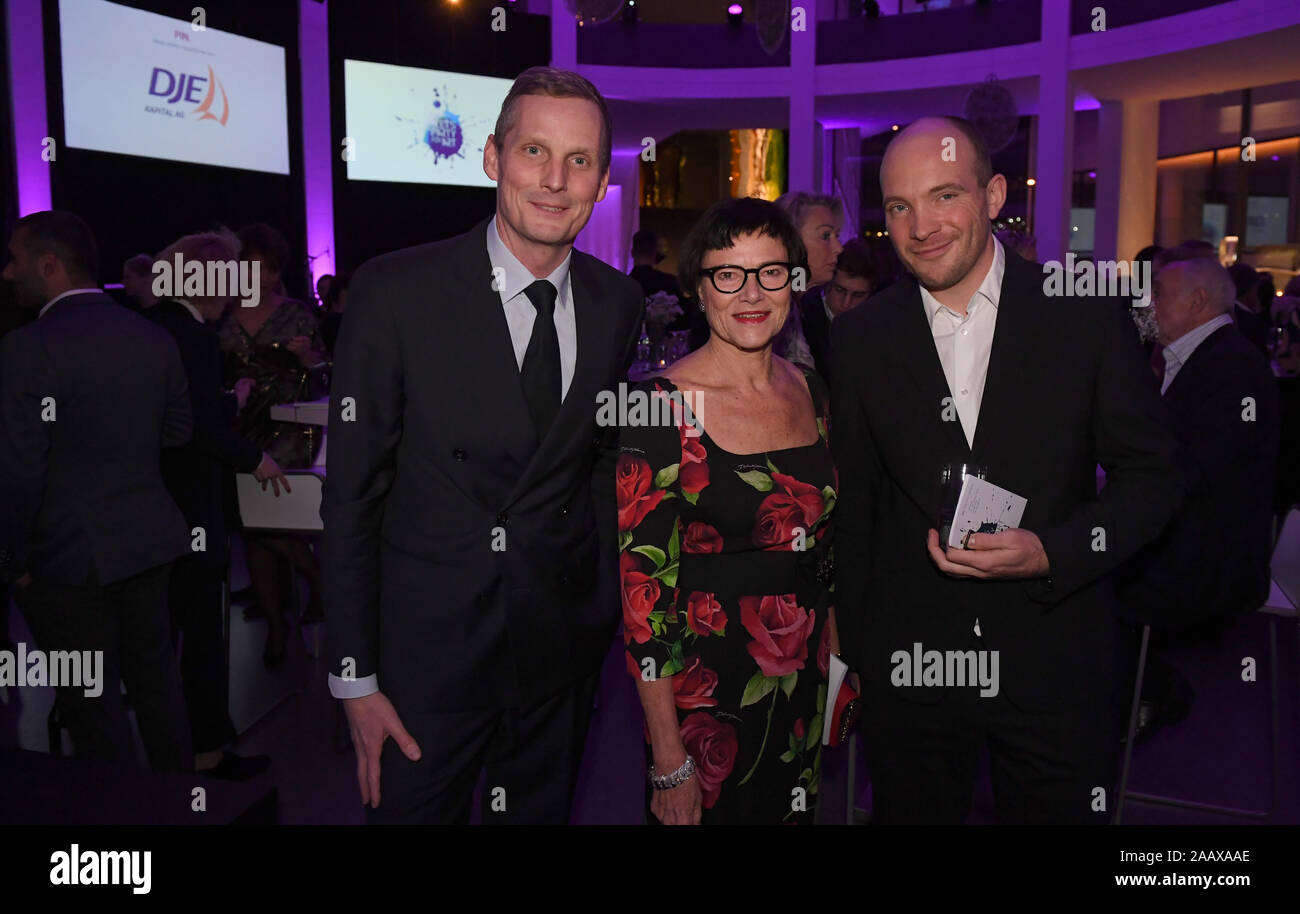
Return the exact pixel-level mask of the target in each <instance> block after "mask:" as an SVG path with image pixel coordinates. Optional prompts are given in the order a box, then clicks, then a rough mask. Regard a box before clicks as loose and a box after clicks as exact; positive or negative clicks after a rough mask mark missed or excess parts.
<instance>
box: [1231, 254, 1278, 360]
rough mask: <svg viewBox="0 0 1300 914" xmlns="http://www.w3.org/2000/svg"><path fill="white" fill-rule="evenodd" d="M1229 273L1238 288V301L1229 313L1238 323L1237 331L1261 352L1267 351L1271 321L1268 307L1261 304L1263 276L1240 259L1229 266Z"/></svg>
mask: <svg viewBox="0 0 1300 914" xmlns="http://www.w3.org/2000/svg"><path fill="white" fill-rule="evenodd" d="M1228 275H1230V276H1231V277H1232V282H1233V285H1234V286H1235V288H1236V301H1235V302H1234V303H1233V306H1232V309H1231V310H1230V311H1229V312H1228V314H1229V316H1230V317H1231V318H1232V319H1233V321H1234V322H1235V323H1236V325H1237V332H1239V333H1240V334H1241V335H1242V336H1243V337H1245V339H1246V341H1247V342H1249V343H1250V344H1251V345H1252V346H1254V347H1255V348H1256V349H1258V350H1259V351H1260V352H1266V351H1267V346H1268V341H1267V338H1268V327H1269V323H1268V308H1267V307H1265V308H1263V309H1261V308H1260V305H1259V285H1260V279H1261V278H1262V277H1261V276H1260V274H1259V273H1257V272H1256V271H1255V268H1254V267H1252V266H1251V265H1250V264H1248V263H1241V262H1240V261H1238V262H1237V263H1234V264H1233V265H1232V266H1230V267H1228ZM1270 304H1271V303H1270Z"/></svg>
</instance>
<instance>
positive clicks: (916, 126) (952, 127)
mask: <svg viewBox="0 0 1300 914" xmlns="http://www.w3.org/2000/svg"><path fill="white" fill-rule="evenodd" d="M918 134H919V135H922V136H924V137H926V138H927V139H929V138H931V137H934V136H936V135H937V136H938V137H940V143H941V144H942V141H943V139H944V138H946V137H949V136H950V137H952V138H953V140H954V141H955V142H954V146H955V149H954V156H955V159H956V160H957V161H968V162H970V163H971V164H972V165H973V166H974V175H975V184H976V186H978V187H987V186H988V183H989V180H990V179H991V178H992V177H993V159H992V158H990V157H989V147H988V144H986V143H985V142H984V138H983V137H982V136H980V133H979V131H978V130H976V129H975V125H974V124H972V123H971V122H970V121H968V120H966V118H964V117H957V116H955V115H941V116H936V117H923V118H921V119H920V120H917V121H913V122H912V123H910V124H908V125H907V126H906V127H904V128H903V129H902V130H900V131H899V132H898V133H896V134H895V135H894V137H893V139H891V140H890V141H889V145H888V146H886V147H885V158H886V159H887V158H888V157H889V153H890V150H891V149H893V147H894V146H895V144H897V143H899V141H900V140H902V139H903V138H904V137H915V136H916V135H918ZM900 151H901V150H900ZM880 174H881V181H882V182H883V181H884V174H885V163H884V160H881V163H880Z"/></svg>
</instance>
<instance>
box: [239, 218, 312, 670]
mask: <svg viewBox="0 0 1300 914" xmlns="http://www.w3.org/2000/svg"><path fill="white" fill-rule="evenodd" d="M238 236H239V241H240V243H241V244H242V245H243V249H242V250H241V252H240V257H241V259H243V260H246V261H257V262H258V270H259V279H260V286H261V288H260V296H261V297H260V299H259V301H258V303H257V306H256V307H253V308H247V307H244V306H242V305H241V304H240V303H239V302H237V301H236V302H232V303H231V305H230V306H229V307H228V308H227V309H226V312H225V314H224V315H223V316H222V319H221V326H220V329H219V334H220V337H221V350H222V353H223V355H224V358H225V372H224V373H225V377H226V380H227V383H237V382H238V380H239V379H242V378H248V379H251V381H252V392H251V393H250V394H249V398H248V402H247V404H246V405H245V407H244V410H243V412H242V413H240V416H239V427H238V430H239V433H240V434H241V435H243V436H244V437H245V438H247V439H248V440H249V441H251V442H253V443H254V444H255V445H257V446H258V447H259V448H261V449H262V450H263V451H265V452H267V453H268V454H270V455H271V457H272V458H273V459H274V460H275V462H276V463H277V464H278V465H279V466H281V467H283V468H284V469H305V468H307V467H310V466H311V465H312V461H313V459H314V458H315V456H316V455H315V450H316V448H317V447H318V446H319V440H318V439H319V437H320V436H319V434H312V433H313V431H314V429H313V427H311V426H307V425H300V424H297V423H293V422H278V421H276V420H274V419H272V418H271V407H272V406H275V405H277V404H280V403H295V402H298V401H301V400H307V399H309V397H310V394H309V383H308V382H309V377H310V375H309V372H310V371H311V370H312V369H317V370H320V369H323V368H326V367H328V361H327V356H326V354H325V343H324V340H323V339H322V338H321V332H320V326H319V323H318V322H317V319H316V315H315V314H313V313H312V311H311V309H310V308H309V307H308V306H307V305H306V304H304V303H303V302H300V301H298V300H296V299H292V298H289V297H287V296H286V295H284V294H283V292H282V289H283V285H282V283H281V279H282V277H283V275H284V270H285V268H286V266H287V265H288V263H289V256H290V255H289V243H288V242H287V241H286V240H285V238H284V236H283V235H281V234H280V233H279V232H278V231H276V230H275V229H274V228H272V227H271V226H269V225H264V224H261V223H257V224H254V225H250V226H247V227H245V228H243V229H240V231H239V232H238ZM245 384H247V382H245ZM313 393H315V394H316V395H319V394H320V391H316V392H313ZM244 543H245V549H244V554H245V556H246V558H247V560H248V574H249V577H250V578H252V584H253V596H254V599H255V600H256V607H255V608H254V610H253V611H252V612H251V613H249V614H250V615H265V616H266V619H267V623H268V631H267V640H266V649H265V650H264V651H263V654H262V659H263V660H264V661H265V662H266V664H267V665H268V666H274V665H275V664H277V663H279V662H280V660H281V659H282V658H283V657H284V652H285V645H286V642H287V639H288V630H287V628H286V626H285V623H284V618H283V615H282V613H283V611H284V599H283V594H284V592H285V591H286V589H287V588H286V587H285V586H284V584H285V582H284V581H282V580H281V578H282V575H281V574H280V572H279V565H278V564H277V562H276V556H277V555H278V556H283V557H285V558H288V559H289V560H290V561H291V562H292V563H293V567H294V568H295V569H297V570H298V571H299V572H301V573H302V574H303V575H305V576H306V578H307V581H308V583H309V585H310V587H311V592H310V596H309V598H308V601H307V608H306V612H305V613H304V615H307V616H317V617H318V616H319V615H320V614H321V609H320V607H321V597H320V566H319V564H318V563H317V561H316V556H315V554H314V553H313V552H312V551H311V549H310V548H309V547H308V545H307V543H306V541H305V540H302V539H299V538H296V537H283V536H266V535H263V534H251V533H245V535H244ZM289 583H290V585H291V586H296V582H289Z"/></svg>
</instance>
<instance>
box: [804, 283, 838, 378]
mask: <svg viewBox="0 0 1300 914" xmlns="http://www.w3.org/2000/svg"><path fill="white" fill-rule="evenodd" d="M825 289H826V287H825V286H817V287H816V288H813V289H809V290H808V294H807V295H805V296H804V297H803V337H804V339H805V340H807V341H808V350H809V351H810V352H811V353H812V356H813V361H814V362H816V363H817V364H816V365H814V366H813V367H814V368H816V369H817V373H818V374H819V375H821V376H822V378H823V379H824V380H825V381H826V384H827V385H828V386H829V385H830V384H832V383H833V378H832V377H831V321H830V318H828V317H827V316H826V305H825V303H824V301H823V293H824V292H825Z"/></svg>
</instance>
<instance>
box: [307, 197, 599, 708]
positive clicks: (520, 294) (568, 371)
mask: <svg viewBox="0 0 1300 914" xmlns="http://www.w3.org/2000/svg"><path fill="white" fill-rule="evenodd" d="M487 251H488V260H489V261H491V263H492V267H493V270H494V271H495V270H496V269H498V268H499V269H500V270H501V271H502V274H503V275H502V281H501V283H500V288H499V289H498V290H497V291H498V292H499V293H500V295H501V307H502V308H503V309H504V310H505V316H506V326H507V327H509V328H510V343H511V345H513V346H514V350H515V362H516V364H517V365H518V367H519V370H520V371H522V370H523V367H524V355H525V354H526V353H527V352H528V341H529V340H530V339H531V338H532V335H533V321H535V320H536V319H537V308H536V307H535V306H534V305H533V303H532V301H531V300H529V298H528V296H527V295H525V294H524V290H525V289H527V288H528V287H529V286H531V285H532V284H533V283H534V282H536V281H537V277H535V276H533V274H532V271H530V270H529V269H528V268H527V267H526V266H524V265H523V264H522V263H520V262H519V258H518V257H516V256H515V255H514V254H512V253H510V249H509V248H507V247H506V245H505V242H504V241H502V240H501V235H500V233H498V232H497V220H496V217H495V216H493V217H492V221H491V222H490V223H489V224H488V228H487ZM572 259H573V252H572V251H570V252H569V254H568V256H566V257H565V258H564V262H563V263H561V264H560V265H559V266H558V267H556V268H555V270H554V272H552V273H551V275H550V276H547V277H546V279H547V280H549V281H550V283H551V284H552V285H553V286H555V290H556V292H557V293H558V294H557V295H556V298H555V317H554V320H555V333H556V336H557V337H558V338H559V342H560V390H561V394H560V397H561V399H563V398H564V397H565V396H567V395H568V393H569V385H570V384H571V383H572V382H573V371H574V366H575V365H576V364H577V361H578V324H577V319H576V315H575V314H574V307H573V287H572V284H571V283H570V282H569V262H570V261H571V260H572ZM329 687H330V694H331V695H333V696H334V697H335V698H362V697H364V696H366V695H370V694H372V693H374V692H378V691H379V675H378V674H376V673H372V674H371V675H369V676H362V677H361V678H360V679H342V678H340V677H338V676H335V675H334V674H333V673H330V674H329Z"/></svg>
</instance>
